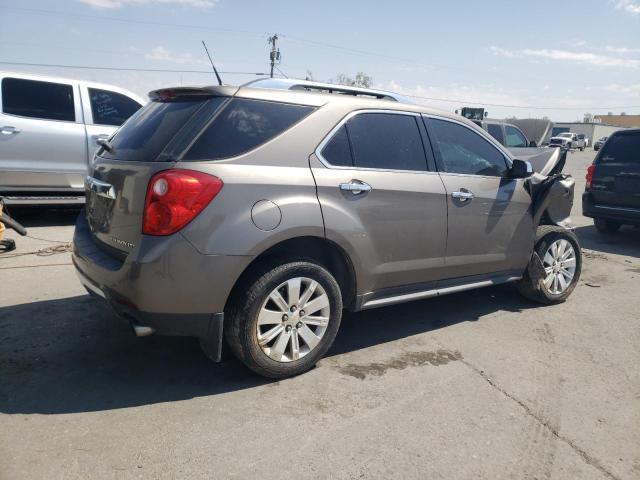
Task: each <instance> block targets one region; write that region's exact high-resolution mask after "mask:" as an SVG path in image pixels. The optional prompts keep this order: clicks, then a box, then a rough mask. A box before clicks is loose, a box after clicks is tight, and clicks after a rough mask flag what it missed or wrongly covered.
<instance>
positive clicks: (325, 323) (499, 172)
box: [72, 86, 581, 378]
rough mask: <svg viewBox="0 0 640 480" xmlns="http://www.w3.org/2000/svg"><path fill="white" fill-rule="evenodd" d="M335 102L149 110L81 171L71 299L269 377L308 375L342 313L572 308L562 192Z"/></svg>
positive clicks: (241, 97)
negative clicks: (535, 305) (483, 295)
mask: <svg viewBox="0 0 640 480" xmlns="http://www.w3.org/2000/svg"><path fill="white" fill-rule="evenodd" d="M307 87H308V86H307ZM308 90H314V91H308ZM340 90H341V91H340V92H335V93H317V92H316V91H315V89H309V88H305V90H302V91H301V90H291V89H288V88H287V89H266V88H251V87H246V86H243V87H230V86H224V87H206V88H174V89H164V90H159V91H156V92H152V93H151V94H150V98H151V99H152V101H151V102H150V103H149V104H147V105H146V106H145V107H144V108H143V109H142V110H140V111H139V112H138V113H136V114H135V115H134V117H132V118H131V120H130V121H128V122H127V123H125V125H124V126H123V127H122V128H121V129H120V130H118V132H117V133H116V134H115V135H114V136H113V138H112V139H111V140H110V141H109V142H106V143H104V145H103V147H102V148H101V149H100V150H98V152H97V154H96V157H95V161H94V162H93V164H92V165H91V167H90V176H89V177H88V178H87V206H86V210H84V211H83V212H81V214H80V215H79V217H78V221H77V224H76V230H75V235H74V249H73V256H72V258H73V263H74V265H75V267H76V269H77V272H78V275H79V277H80V280H81V282H82V283H83V285H85V287H86V288H87V290H89V291H90V292H91V293H93V294H94V295H96V296H99V297H102V298H104V299H106V300H107V302H108V303H109V304H110V305H111V306H112V307H113V308H114V309H115V311H116V312H118V314H119V315H120V316H121V317H122V318H123V319H125V320H126V321H127V322H128V323H129V324H130V325H131V326H132V327H133V330H134V331H135V332H136V334H137V335H149V334H152V333H160V334H169V335H190V336H194V337H198V338H199V339H200V343H201V345H202V347H203V350H204V352H205V353H206V354H207V355H208V356H209V357H210V358H212V359H214V360H219V359H220V352H221V345H222V337H223V332H224V337H225V338H226V340H227V343H228V345H229V347H230V348H231V350H232V352H233V353H234V354H235V355H236V356H237V357H238V358H239V359H240V360H241V361H242V362H244V363H245V364H246V365H247V366H248V367H249V368H251V369H252V370H254V371H255V372H257V373H259V374H261V375H264V376H267V377H273V378H282V377H287V376H291V375H296V374H299V373H302V372H304V371H306V370H308V369H310V368H311V367H313V365H315V363H316V362H317V361H318V360H319V359H320V358H321V357H322V356H323V355H324V354H325V352H327V350H328V349H329V348H330V346H331V344H332V343H333V340H334V338H335V336H336V333H337V331H338V328H339V326H340V321H341V317H342V311H343V308H348V309H350V310H354V311H358V310H363V309H369V308H375V307H382V306H385V305H392V304H397V303H401V302H407V301H411V300H417V299H424V298H429V297H434V296H438V295H444V294H447V293H453V292H460V291H463V290H469V289H473V288H479V287H484V286H490V285H495V284H500V283H508V282H514V283H516V284H517V285H518V286H519V288H520V290H521V292H522V293H523V294H524V295H525V296H526V297H527V298H530V299H532V300H535V301H537V302H541V303H545V304H554V303H559V302H562V301H564V300H565V299H566V298H567V297H568V296H569V295H570V294H571V291H572V290H573V289H574V287H575V286H576V284H577V282H578V279H579V277H580V270H581V253H580V246H579V244H578V242H577V239H576V237H575V235H574V234H573V233H572V232H571V231H570V230H568V229H566V228H564V227H563V226H564V225H566V223H567V221H568V217H569V213H570V211H571V204H572V201H573V187H574V181H573V179H572V178H571V177H570V176H568V175H564V174H562V173H560V172H557V173H554V174H552V175H548V176H545V175H540V174H537V173H534V172H533V169H532V167H531V164H529V163H528V162H526V161H522V160H518V159H515V158H514V157H513V155H512V154H511V153H510V152H509V150H507V149H506V148H504V147H503V146H502V145H500V144H499V143H498V142H497V141H496V140H495V139H493V137H491V136H490V135H489V134H487V133H486V132H485V131H483V130H482V129H480V128H478V127H477V126H476V125H475V124H473V123H471V122H470V121H468V120H466V119H464V118H461V117H459V116H454V115H452V114H450V113H446V112H440V111H436V110H431V109H428V108H426V107H423V106H418V105H412V104H406V103H401V102H398V101H395V100H394V101H390V100H385V99H381V98H378V95H377V93H376V92H372V91H362V90H353V89H352V90H349V89H348V87H347V88H342V87H341V89H340ZM385 97H389V98H391V97H392V96H391V95H389V96H383V97H382V98H385ZM552 169H553V167H552ZM390 328H393V327H392V326H390ZM366 334H367V333H366V327H363V332H362V335H366Z"/></svg>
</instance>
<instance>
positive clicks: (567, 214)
mask: <svg viewBox="0 0 640 480" xmlns="http://www.w3.org/2000/svg"><path fill="white" fill-rule="evenodd" d="M575 183H576V182H575V180H574V178H573V177H572V176H571V175H566V174H563V173H556V174H554V175H550V176H544V175H541V174H538V173H534V174H533V175H532V176H531V177H529V178H528V179H527V180H526V182H525V185H526V187H527V190H528V191H529V194H530V195H531V199H532V216H533V227H534V228H537V227H538V226H539V225H541V224H545V225H558V226H560V227H564V228H571V227H572V224H571V208H572V207H573V191H574V188H575Z"/></svg>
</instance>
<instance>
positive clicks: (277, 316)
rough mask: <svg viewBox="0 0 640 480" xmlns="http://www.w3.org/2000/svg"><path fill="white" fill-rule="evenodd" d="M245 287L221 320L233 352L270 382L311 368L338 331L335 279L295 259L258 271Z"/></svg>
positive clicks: (339, 300) (339, 311)
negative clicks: (272, 379) (223, 321)
mask: <svg viewBox="0 0 640 480" xmlns="http://www.w3.org/2000/svg"><path fill="white" fill-rule="evenodd" d="M247 284H248V286H247V287H241V288H240V291H239V292H238V294H237V295H236V297H235V299H234V300H233V301H232V305H231V307H230V308H229V309H228V312H227V317H226V318H225V338H226V340H227V343H228V344H229V346H230V348H231V350H232V352H233V353H234V354H235V355H236V356H237V357H238V358H239V359H240V360H241V361H242V362H243V363H244V364H245V365H246V366H247V367H249V368H250V369H251V370H253V371H254V372H256V373H258V374H259V375H262V376H265V377H269V378H286V377H291V376H294V375H298V374H300V373H303V372H305V371H307V370H309V369H311V368H313V366H314V365H315V364H316V363H317V362H318V360H319V359H320V358H322V356H323V355H324V354H325V353H326V352H327V350H328V349H329V347H331V344H332V343H333V340H334V339H335V337H336V334H337V332H338V328H339V327H340V320H341V318H342V296H341V293H340V287H339V286H338V283H337V282H336V280H335V278H334V277H333V276H332V275H331V274H330V273H329V272H328V271H327V270H326V269H325V268H324V267H322V266H320V265H318V264H315V263H311V262H306V261H300V262H292V263H287V264H284V265H280V266H277V267H274V268H271V269H268V270H267V271H264V270H263V271H262V273H259V274H257V275H256V276H255V277H254V279H253V280H252V281H249V282H247ZM227 320H228V321H227Z"/></svg>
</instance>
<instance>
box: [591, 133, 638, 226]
mask: <svg viewBox="0 0 640 480" xmlns="http://www.w3.org/2000/svg"><path fill="white" fill-rule="evenodd" d="M582 214H583V215H584V216H585V217H591V218H593V221H594V224H595V226H596V228H597V229H598V230H599V231H600V232H603V233H612V232H615V231H617V230H618V229H619V228H620V226H622V225H640V129H630V130H619V131H617V132H615V133H613V134H612V135H611V136H610V137H609V138H608V139H607V141H606V143H604V145H603V146H602V148H601V149H600V151H599V152H598V155H597V156H596V158H595V159H594V161H593V164H592V165H590V166H589V168H588V170H587V183H586V185H585V191H584V194H583V195H582Z"/></svg>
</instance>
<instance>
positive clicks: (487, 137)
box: [421, 113, 526, 176]
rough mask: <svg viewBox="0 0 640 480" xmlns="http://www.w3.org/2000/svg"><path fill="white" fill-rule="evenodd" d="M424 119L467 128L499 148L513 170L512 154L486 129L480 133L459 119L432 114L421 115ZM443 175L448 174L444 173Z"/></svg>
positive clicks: (482, 129) (481, 129)
mask: <svg viewBox="0 0 640 480" xmlns="http://www.w3.org/2000/svg"><path fill="white" fill-rule="evenodd" d="M421 115H422V117H424V118H433V119H435V120H444V121H446V122H451V123H457V124H458V125H461V126H463V127H465V128H467V129H468V130H471V131H472V132H473V133H475V134H476V135H479V136H480V137H482V138H484V139H485V140H486V141H487V142H489V143H490V144H491V145H492V146H493V147H495V148H497V149H498V151H499V152H500V153H502V155H503V156H504V157H505V159H506V160H507V167H508V168H511V166H512V164H513V157H512V156H511V152H509V150H507V148H506V147H505V146H504V145H502V144H501V143H500V142H498V141H497V140H496V139H495V138H493V137H492V136H491V135H490V134H489V132H487V131H486V130H485V129H484V128H480V127H478V129H479V130H480V131H477V130H476V129H474V128H472V127H471V126H470V125H467V124H466V123H465V122H463V121H460V120H458V119H455V118H450V117H445V116H442V115H434V114H431V113H423V114H421ZM525 138H526V137H525ZM442 173H448V172H442ZM472 176H481V175H472Z"/></svg>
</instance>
